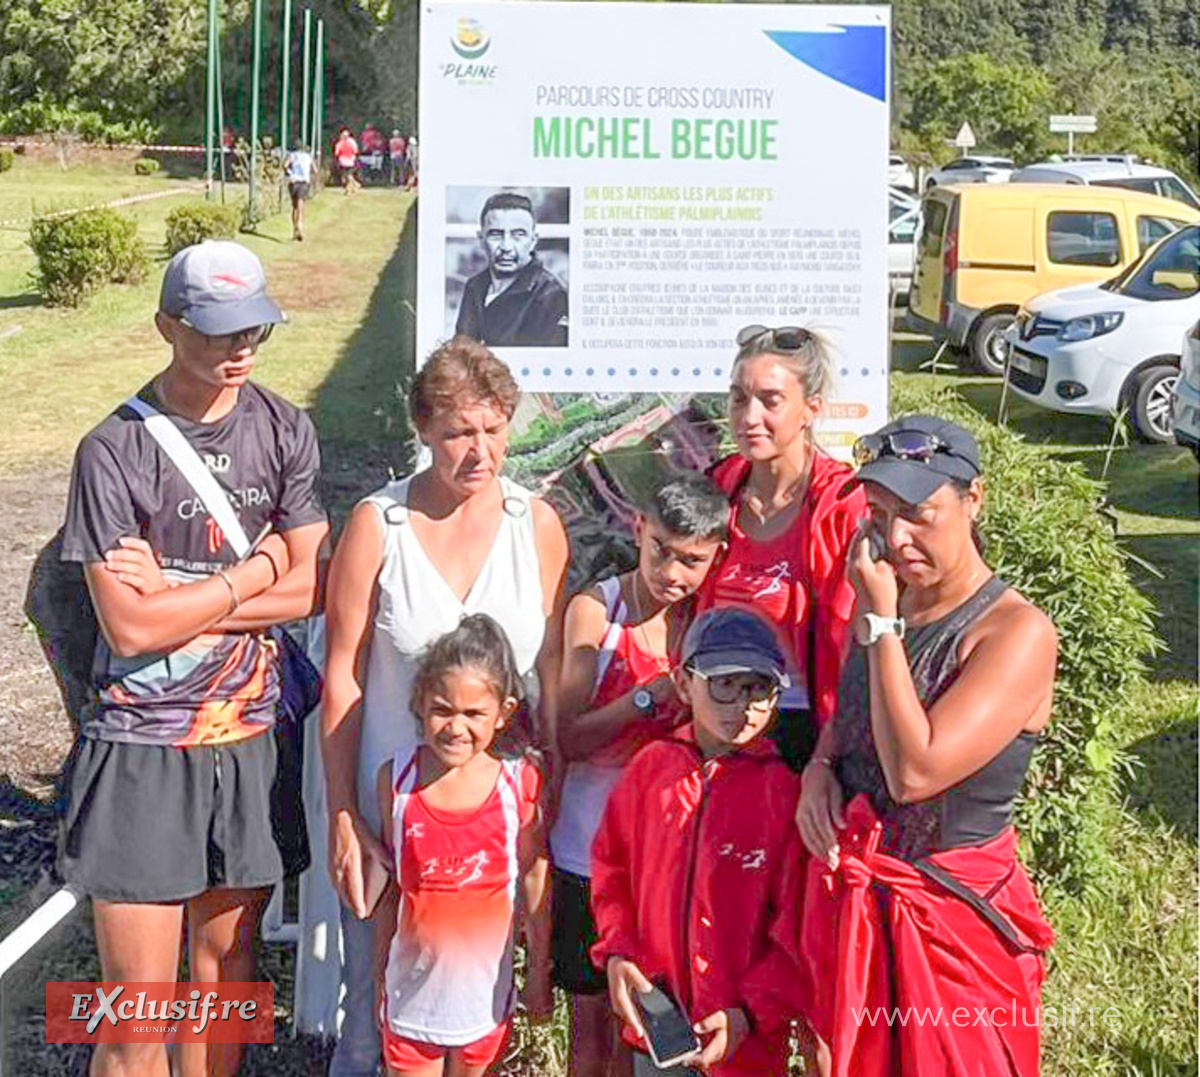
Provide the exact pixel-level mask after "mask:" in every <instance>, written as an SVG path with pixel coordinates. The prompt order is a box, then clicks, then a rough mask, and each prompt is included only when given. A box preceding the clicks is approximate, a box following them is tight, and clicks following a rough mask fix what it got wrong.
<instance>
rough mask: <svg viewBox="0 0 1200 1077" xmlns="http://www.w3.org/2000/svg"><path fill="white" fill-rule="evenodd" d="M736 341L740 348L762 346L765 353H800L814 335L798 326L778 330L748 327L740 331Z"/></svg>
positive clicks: (787, 326) (764, 326)
mask: <svg viewBox="0 0 1200 1077" xmlns="http://www.w3.org/2000/svg"><path fill="white" fill-rule="evenodd" d="M734 339H735V340H736V341H737V346H738V347H739V348H745V347H747V346H748V345H750V344H760V346H761V348H762V350H763V351H775V352H798V351H799V350H800V349H801V348H803V347H804V346H805V345H807V344H808V342H809V341H810V340H812V333H810V332H809V331H808V330H807V329H804V328H802V327H801V326H798V325H781V326H780V327H779V328H778V329H772V328H771V327H770V326H769V325H748V326H746V327H745V328H744V329H739V330H738V334H737V336H736V337H735V338H734Z"/></svg>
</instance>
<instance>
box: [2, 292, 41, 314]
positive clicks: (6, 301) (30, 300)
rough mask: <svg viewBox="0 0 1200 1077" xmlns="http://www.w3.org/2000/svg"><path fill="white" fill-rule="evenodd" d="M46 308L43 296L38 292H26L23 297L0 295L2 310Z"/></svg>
mask: <svg viewBox="0 0 1200 1077" xmlns="http://www.w3.org/2000/svg"><path fill="white" fill-rule="evenodd" d="M41 306H45V303H44V302H43V300H42V297H41V295H39V294H38V293H37V292H24V293H22V294H21V295H0V310H21V309H23V308H25V307H41Z"/></svg>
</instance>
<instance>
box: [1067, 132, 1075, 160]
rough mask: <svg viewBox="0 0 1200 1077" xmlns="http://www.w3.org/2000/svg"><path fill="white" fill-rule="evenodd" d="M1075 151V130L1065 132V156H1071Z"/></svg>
mask: <svg viewBox="0 0 1200 1077" xmlns="http://www.w3.org/2000/svg"><path fill="white" fill-rule="evenodd" d="M1074 153H1075V132H1074V131H1068V132H1067V156H1068V157H1071V156H1072V155H1073V154H1074Z"/></svg>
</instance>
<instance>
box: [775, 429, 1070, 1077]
mask: <svg viewBox="0 0 1200 1077" xmlns="http://www.w3.org/2000/svg"><path fill="white" fill-rule="evenodd" d="M855 456H856V458H857V462H858V463H859V465H860V470H859V472H858V479H859V481H860V482H861V483H862V484H863V486H864V488H865V490H866V494H867V500H868V503H869V505H870V510H871V518H870V521H869V522H868V524H866V525H865V526H864V528H863V529H862V530H861V531H860V533H859V535H858V536H856V539H855V541H854V544H853V546H852V547H851V557H850V577H851V581H852V582H853V584H854V589H855V598H856V605H855V616H854V622H853V629H854V637H855V643H856V646H854V647H853V648H852V649H851V653H850V655H849V657H848V659H847V661H846V665H845V668H844V672H843V677H842V681H841V685H840V689H839V693H838V700H839V706H838V713H837V716H836V718H835V719H834V722H833V724H832V726H831V728H830V730H829V731H828V732H829V736H828V737H827V738H825V737H823V738H822V746H821V747H822V752H823V753H825V754H822V755H821V756H819V758H818V760H817V764H818V765H816V766H812V767H810V768H809V771H808V772H807V773H806V775H805V782H804V786H803V791H802V793H801V799H800V806H799V809H798V812H797V824H798V826H799V828H800V832H801V835H802V836H803V838H804V841H805V844H806V845H807V847H808V849H809V850H810V851H811V852H812V854H813V860H812V861H811V862H810V864H809V867H808V879H807V885H806V890H805V903H804V928H803V931H802V939H801V956H802V960H803V961H804V962H806V964H807V967H808V973H809V975H810V977H811V982H812V990H811V991H810V996H811V997H812V999H813V1002H814V1012H813V1013H812V1014H811V1015H810V1018H811V1020H812V1023H813V1025H814V1027H815V1029H816V1031H817V1033H818V1034H819V1035H820V1036H821V1037H822V1038H823V1039H824V1040H825V1041H826V1042H827V1043H828V1044H829V1046H830V1048H831V1051H832V1059H833V1072H834V1074H835V1075H837V1074H848V1073H852V1072H853V1073H856V1074H863V1075H865V1077H870V1075H879V1077H883V1075H885V1074H886V1075H889V1077H890V1075H893V1074H899V1075H903V1077H908V1075H913V1074H917V1073H920V1075H921V1077H950V1075H952V1074H959V1073H962V1072H965V1071H967V1070H968V1069H969V1070H970V1072H972V1073H975V1074H981V1075H990V1074H997V1075H999V1074H1004V1075H1011V1074H1020V1075H1022V1077H1027V1075H1032V1074H1035V1073H1037V1068H1038V1049H1039V1027H1038V1026H1039V1021H1040V995H1041V984H1042V979H1043V975H1044V964H1043V958H1042V955H1043V954H1044V952H1045V951H1046V949H1047V948H1048V947H1049V945H1050V943H1051V941H1052V938H1053V933H1052V931H1051V929H1050V926H1049V925H1048V924H1047V923H1046V921H1045V919H1044V918H1043V917H1042V914H1041V911H1040V909H1039V907H1038V903H1037V899H1036V897H1035V896H1034V892H1033V888H1032V886H1031V884H1030V882H1029V878H1028V876H1027V875H1026V874H1025V871H1024V869H1023V868H1022V867H1021V865H1020V864H1019V863H1018V861H1017V860H1016V846H1017V838H1016V834H1015V832H1014V831H1013V828H1012V826H1011V822H1010V820H1011V814H1012V807H1013V801H1014V799H1015V797H1016V795H1017V793H1018V792H1019V790H1020V788H1021V784H1022V782H1023V780H1024V777H1025V773H1026V770H1027V768H1028V765H1029V760H1030V756H1031V755H1032V753H1033V749H1034V747H1035V745H1036V743H1037V740H1038V736H1039V734H1040V733H1041V731H1042V730H1043V729H1044V728H1045V726H1046V723H1047V721H1048V720H1049V718H1050V709H1051V701H1052V695H1053V688H1054V674H1055V664H1056V660H1057V636H1056V633H1055V629H1054V626H1053V624H1052V623H1051V622H1050V619H1049V618H1048V617H1047V616H1046V615H1045V614H1044V613H1042V612H1041V611H1040V610H1038V609H1037V608H1036V607H1034V606H1033V605H1032V604H1031V603H1030V602H1029V601H1028V600H1027V599H1025V598H1024V597H1023V596H1021V595H1020V594H1018V593H1017V592H1016V591H1014V590H1012V589H1011V588H1009V587H1008V586H1007V585H1005V584H1004V583H1003V582H1002V581H1001V580H999V579H997V578H996V577H995V576H994V575H993V574H992V571H991V569H990V568H989V567H988V565H987V563H986V562H985V561H984V560H983V557H982V555H981V552H980V548H979V543H978V540H977V537H976V531H975V521H976V518H977V517H978V515H979V512H980V510H981V509H982V507H983V480H982V476H981V473H980V466H979V448H978V446H977V444H976V442H975V439H974V438H973V437H972V436H971V434H969V433H968V432H967V431H966V430H964V429H962V427H959V426H956V425H955V424H953V423H950V422H946V421H945V420H942V419H936V418H933V417H931V416H923V415H916V416H909V417H907V418H904V419H900V420H897V421H896V422H893V423H890V424H888V425H887V426H885V427H884V428H883V429H882V430H880V431H879V432H878V433H877V434H872V435H869V436H867V437H865V438H862V439H860V441H859V442H858V444H857V445H856V446H855ZM833 983H837V984H839V988H838V990H837V992H836V998H835V997H834V995H835V992H833V991H832V990H830V989H829V986H828V985H830V984H833ZM927 1007H928V1008H929V1012H930V1013H940V1014H942V1015H943V1016H942V1017H940V1018H939V1019H937V1020H929V1021H923V1022H922V1021H905V1020H903V1019H901V1020H895V1019H894V1018H891V1019H887V1020H869V1021H863V1020H861V1013H862V1011H863V1010H878V1011H879V1016H883V1015H884V1014H888V1013H890V1011H892V1010H893V1009H895V1008H900V1010H901V1011H903V1010H904V1009H906V1008H911V1009H912V1010H913V1011H914V1012H919V1011H920V1010H922V1009H925V1008H927ZM964 1007H965V1008H968V1012H969V1013H970V1020H969V1021H961V1022H955V1021H954V1020H952V1014H953V1013H960V1016H961V1011H962V1008H964ZM981 1014H982V1018H981V1017H980V1015H981ZM856 1015H858V1019H856ZM900 1016H901V1018H903V1012H901V1014H900ZM967 1059H969V1060H970V1063H969V1065H968V1064H967V1062H966V1060H967Z"/></svg>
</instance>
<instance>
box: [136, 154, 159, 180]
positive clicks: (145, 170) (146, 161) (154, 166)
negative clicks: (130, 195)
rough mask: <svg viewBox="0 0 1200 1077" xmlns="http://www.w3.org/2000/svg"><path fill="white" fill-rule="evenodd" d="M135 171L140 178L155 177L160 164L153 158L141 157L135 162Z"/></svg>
mask: <svg viewBox="0 0 1200 1077" xmlns="http://www.w3.org/2000/svg"><path fill="white" fill-rule="evenodd" d="M133 170H134V172H136V173H137V174H138V175H139V176H153V175H154V173H155V172H157V171H158V162H157V161H156V160H155V159H154V158H153V157H139V158H138V159H137V160H136V161H134V162H133Z"/></svg>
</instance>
